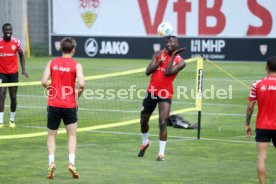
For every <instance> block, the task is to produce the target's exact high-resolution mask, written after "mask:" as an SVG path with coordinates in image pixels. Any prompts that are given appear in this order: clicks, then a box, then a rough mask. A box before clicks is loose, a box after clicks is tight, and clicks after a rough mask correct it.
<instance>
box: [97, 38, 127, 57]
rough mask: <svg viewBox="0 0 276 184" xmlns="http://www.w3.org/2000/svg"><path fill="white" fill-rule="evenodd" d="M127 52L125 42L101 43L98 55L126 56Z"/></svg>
mask: <svg viewBox="0 0 276 184" xmlns="http://www.w3.org/2000/svg"><path fill="white" fill-rule="evenodd" d="M128 51H129V45H128V43H127V42H126V41H122V42H119V41H112V42H111V41H102V43H101V50H100V54H118V55H126V54H127V53H128Z"/></svg>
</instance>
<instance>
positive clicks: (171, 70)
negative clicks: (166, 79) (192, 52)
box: [165, 48, 186, 76]
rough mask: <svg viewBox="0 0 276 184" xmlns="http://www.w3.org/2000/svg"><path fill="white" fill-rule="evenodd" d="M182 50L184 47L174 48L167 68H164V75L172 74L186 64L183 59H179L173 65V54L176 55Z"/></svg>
mask: <svg viewBox="0 0 276 184" xmlns="http://www.w3.org/2000/svg"><path fill="white" fill-rule="evenodd" d="M184 50H185V48H180V49H178V50H175V51H174V52H173V53H172V56H171V59H170V61H169V63H168V65H167V68H166V70H165V75H166V76H170V75H173V74H175V73H177V72H179V71H180V70H182V69H183V68H184V67H185V66H186V62H185V61H180V62H178V63H177V64H176V65H174V66H173V61H174V58H175V56H177V55H178V54H179V53H181V52H183V51H184Z"/></svg>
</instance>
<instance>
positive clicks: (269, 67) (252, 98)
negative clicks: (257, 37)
mask: <svg viewBox="0 0 276 184" xmlns="http://www.w3.org/2000/svg"><path fill="white" fill-rule="evenodd" d="M266 71H267V76H266V77H265V78H264V79H261V80H258V81H256V82H255V83H254V84H253V85H252V88H251V91H250V94H249V97H248V106H247V110H246V127H245V134H246V136H247V137H248V138H249V137H250V136H251V133H252V132H251V128H250V119H251V116H252V113H253V110H254V105H255V103H256V102H257V104H258V115H257V119H256V138H255V139H256V145H257V152H258V164H257V170H258V177H259V181H260V183H261V184H265V183H266V166H265V160H266V155H267V149H268V145H269V143H270V141H271V140H272V143H273V145H274V147H276V113H275V112H276V103H275V102H276V57H271V58H268V59H267V64H266Z"/></svg>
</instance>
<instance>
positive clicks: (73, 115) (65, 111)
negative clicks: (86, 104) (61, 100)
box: [47, 106, 78, 130]
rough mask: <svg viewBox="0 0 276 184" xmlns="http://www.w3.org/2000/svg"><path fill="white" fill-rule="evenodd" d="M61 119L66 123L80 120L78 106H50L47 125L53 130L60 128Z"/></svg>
mask: <svg viewBox="0 0 276 184" xmlns="http://www.w3.org/2000/svg"><path fill="white" fill-rule="evenodd" d="M61 119H62V120H63V123H64V124H65V125H69V124H73V123H76V122H77V121H78V118H77V108H59V107H51V106H48V117H47V127H48V128H49V129H51V130H57V129H58V128H59V125H60V122H61Z"/></svg>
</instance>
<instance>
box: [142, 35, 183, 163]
mask: <svg viewBox="0 0 276 184" xmlns="http://www.w3.org/2000/svg"><path fill="white" fill-rule="evenodd" d="M165 45H166V49H164V50H162V51H160V52H157V53H155V54H154V55H153V58H152V61H151V63H150V64H149V65H148V67H147V69H146V75H151V80H150V84H149V86H148V88H147V95H146V97H145V98H144V101H143V106H142V109H141V119H140V124H141V133H142V145H141V146H140V151H139V153H138V157H143V156H144V154H145V151H146V149H147V148H148V147H149V145H150V143H151V142H150V140H149V139H148V131H149V119H150V116H151V114H152V112H153V111H154V109H155V107H156V106H157V104H158V106H159V129H160V132H159V153H158V157H157V161H164V160H165V147H166V141H167V121H168V118H169V115H170V110H171V98H172V95H173V80H174V79H175V77H176V75H177V73H178V72H179V71H180V70H182V69H183V68H184V67H185V66H186V63H185V62H184V60H183V58H182V57H181V56H180V55H179V53H181V52H182V51H184V50H185V49H184V48H180V49H178V39H177V38H176V37H175V36H168V37H166V38H165Z"/></svg>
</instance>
